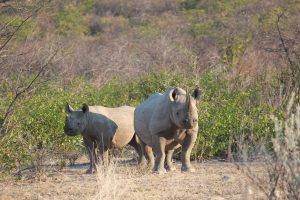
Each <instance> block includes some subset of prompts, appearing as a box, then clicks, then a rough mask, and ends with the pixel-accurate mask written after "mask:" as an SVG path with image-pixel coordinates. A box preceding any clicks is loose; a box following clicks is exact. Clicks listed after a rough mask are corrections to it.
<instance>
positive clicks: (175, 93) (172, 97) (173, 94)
mask: <svg viewBox="0 0 300 200" xmlns="http://www.w3.org/2000/svg"><path fill="white" fill-rule="evenodd" d="M169 97H170V100H171V101H176V100H177V99H178V88H175V89H174V90H171V92H170V94H169Z"/></svg>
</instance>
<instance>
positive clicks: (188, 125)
mask: <svg viewBox="0 0 300 200" xmlns="http://www.w3.org/2000/svg"><path fill="white" fill-rule="evenodd" d="M197 123H198V119H196V118H195V119H191V120H190V119H188V118H186V119H184V120H183V121H182V124H183V125H184V126H185V127H186V128H193V127H194V126H195V125H196V124H197Z"/></svg>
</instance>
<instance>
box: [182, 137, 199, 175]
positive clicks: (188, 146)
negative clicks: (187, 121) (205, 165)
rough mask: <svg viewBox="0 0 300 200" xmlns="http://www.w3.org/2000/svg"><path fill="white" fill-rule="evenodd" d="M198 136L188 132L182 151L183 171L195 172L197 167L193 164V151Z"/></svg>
mask: <svg viewBox="0 0 300 200" xmlns="http://www.w3.org/2000/svg"><path fill="white" fill-rule="evenodd" d="M196 138H197V134H187V135H186V137H185V140H184V142H183V144H182V152H181V161H182V166H181V171H183V172H194V171H195V169H194V168H193V167H192V166H191V161H190V157H191V152H192V149H193V147H194V144H195V141H196Z"/></svg>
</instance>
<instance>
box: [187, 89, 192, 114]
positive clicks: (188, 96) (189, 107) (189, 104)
mask: <svg viewBox="0 0 300 200" xmlns="http://www.w3.org/2000/svg"><path fill="white" fill-rule="evenodd" d="M186 104H187V106H188V110H190V109H191V98H190V95H189V93H188V90H187V89H186Z"/></svg>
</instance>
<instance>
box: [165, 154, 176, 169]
mask: <svg viewBox="0 0 300 200" xmlns="http://www.w3.org/2000/svg"><path fill="white" fill-rule="evenodd" d="M173 153H174V149H172V150H169V151H167V153H166V154H167V155H166V161H165V168H166V170H167V171H175V170H176V167H175V166H174V165H173V162H172V156H173Z"/></svg>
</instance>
